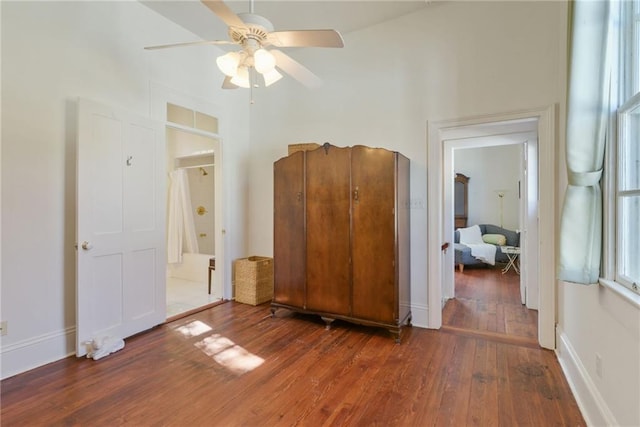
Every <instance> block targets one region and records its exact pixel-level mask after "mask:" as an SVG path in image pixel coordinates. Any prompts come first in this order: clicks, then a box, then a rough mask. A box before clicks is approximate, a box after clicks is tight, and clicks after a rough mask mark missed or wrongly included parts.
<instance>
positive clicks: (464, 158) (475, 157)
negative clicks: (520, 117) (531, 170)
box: [454, 145, 522, 230]
mask: <svg viewBox="0 0 640 427" xmlns="http://www.w3.org/2000/svg"><path fill="white" fill-rule="evenodd" d="M521 159H522V146H521V145H503V146H499V147H483V148H465V149H458V150H455V153H454V164H455V166H454V170H455V172H456V173H461V174H464V175H466V176H468V177H469V184H468V193H469V195H468V199H469V200H468V201H469V205H468V206H469V207H468V210H469V212H468V220H467V225H468V226H471V225H474V224H495V225H498V226H502V227H504V228H507V229H509V230H518V229H519V228H520V217H519V215H520V200H519V198H518V181H519V179H520V169H521V167H520V165H521V163H522V160H521ZM498 192H500V194H503V195H504V197H502V207H501V205H500V202H501V200H500V198H499V197H498ZM500 209H502V213H501V211H500ZM501 221H502V225H501Z"/></svg>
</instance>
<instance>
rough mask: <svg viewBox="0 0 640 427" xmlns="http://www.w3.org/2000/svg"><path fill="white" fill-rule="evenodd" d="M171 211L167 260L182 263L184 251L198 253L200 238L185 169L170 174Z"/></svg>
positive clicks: (172, 262) (169, 214)
mask: <svg viewBox="0 0 640 427" xmlns="http://www.w3.org/2000/svg"><path fill="white" fill-rule="evenodd" d="M169 178H170V184H169V212H168V221H167V222H168V229H167V262H168V263H170V264H174V263H181V262H182V253H183V252H188V253H197V252H198V240H197V237H196V229H195V225H194V223H193V213H192V212H191V194H190V193H189V180H188V178H187V172H186V171H185V170H184V169H176V170H174V171H172V172H171V173H170V174H169Z"/></svg>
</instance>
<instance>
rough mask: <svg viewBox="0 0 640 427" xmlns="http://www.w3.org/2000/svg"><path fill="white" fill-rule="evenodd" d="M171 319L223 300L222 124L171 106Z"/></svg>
mask: <svg viewBox="0 0 640 427" xmlns="http://www.w3.org/2000/svg"><path fill="white" fill-rule="evenodd" d="M166 136H167V171H168V186H167V188H168V194H167V318H173V317H176V316H181V315H185V314H187V313H191V312H193V311H197V310H199V309H202V308H203V307H207V306H209V305H211V304H214V303H216V302H219V301H221V300H222V286H220V283H219V281H218V280H216V276H217V275H216V270H215V265H216V229H217V227H216V221H219V219H218V215H216V214H217V213H219V212H220V209H219V206H218V203H217V199H219V198H218V197H216V194H217V193H216V187H217V185H216V179H217V178H218V177H219V176H220V175H219V171H217V170H216V168H217V166H216V160H217V157H218V156H217V155H216V154H217V153H219V147H220V139H219V137H218V120H217V118H216V117H214V116H211V115H207V114H204V113H202V112H199V111H195V110H192V109H188V108H185V107H183V106H179V105H175V104H171V103H167V127H166Z"/></svg>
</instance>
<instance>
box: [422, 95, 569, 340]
mask: <svg viewBox="0 0 640 427" xmlns="http://www.w3.org/2000/svg"><path fill="white" fill-rule="evenodd" d="M555 111H556V107H555V105H550V106H548V107H546V108H541V109H534V110H526V111H519V112H513V113H505V114H495V115H487V116H481V117H473V118H465V119H454V120H444V121H435V122H427V191H428V206H429V209H428V211H427V233H428V239H427V266H428V267H427V271H428V273H427V291H428V307H429V328H432V329H439V328H440V327H441V326H442V303H443V295H444V290H443V287H442V286H443V283H446V280H447V275H451V276H452V275H453V269H452V268H451V269H450V268H448V267H449V266H448V265H444V263H443V262H442V255H441V245H442V244H443V243H444V242H450V240H449V239H450V238H451V236H447V235H445V232H446V230H447V228H445V227H444V225H445V224H444V221H445V218H444V203H445V191H444V188H445V185H446V184H445V173H450V172H451V167H450V168H446V167H445V153H446V149H447V144H450V143H447V141H451V140H456V139H462V138H477V137H482V136H489V135H493V134H496V133H504V132H506V131H508V127H509V125H512V126H513V132H519V131H521V129H522V128H523V126H522V123H526V122H530V121H532V120H534V121H536V123H537V133H538V141H539V143H538V149H539V152H538V171H544V172H545V173H538V177H539V180H538V188H539V196H538V207H539V221H538V233H539V242H538V243H539V247H538V248H537V249H538V251H537V252H538V259H539V263H538V266H537V267H538V268H537V270H538V271H537V273H538V274H537V277H538V287H539V293H538V301H537V306H538V341H539V343H540V345H541V346H542V347H544V348H549V349H555V346H556V344H555V324H556V314H555V313H556V304H557V301H556V291H555V289H556V286H555V284H556V278H555V277H556V274H555V271H556V266H555V239H554V235H555V234H554V230H555V217H556V215H555V205H556V204H555V200H556V191H555V187H554V185H555V176H556V168H555V152H554V150H555V146H556V144H555V141H556V137H555ZM496 126H498V127H499V130H496ZM449 179H452V178H451V177H449ZM540 195H542V197H541V196H540ZM450 243H451V242H450ZM449 270H450V271H449Z"/></svg>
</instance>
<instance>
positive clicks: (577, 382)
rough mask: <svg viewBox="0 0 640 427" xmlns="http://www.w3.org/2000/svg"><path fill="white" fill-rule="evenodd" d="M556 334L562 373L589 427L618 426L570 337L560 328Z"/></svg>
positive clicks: (557, 353)
mask: <svg viewBox="0 0 640 427" xmlns="http://www.w3.org/2000/svg"><path fill="white" fill-rule="evenodd" d="M556 334H557V337H558V339H557V342H558V347H557V349H556V355H557V357H558V361H559V362H560V366H561V367H562V371H563V372H564V375H565V377H566V378H567V382H568V383H569V387H571V391H572V392H573V395H574V397H575V398H576V402H577V403H578V406H579V407H580V411H581V412H582V416H583V417H584V419H585V421H586V422H587V425H589V426H616V425H618V423H617V422H616V419H615V417H614V416H613V414H612V413H611V411H610V410H609V407H608V406H607V404H606V403H605V401H604V399H603V398H602V396H601V395H600V392H599V391H598V388H597V387H596V385H595V384H594V383H593V380H592V379H591V376H590V375H589V372H587V370H586V369H585V367H584V365H583V364H582V362H581V361H580V359H579V358H578V355H577V353H576V351H575V350H574V348H573V346H572V345H571V342H570V341H569V337H567V335H566V334H565V333H564V332H563V331H562V330H561V328H560V327H558V328H557V331H556Z"/></svg>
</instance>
